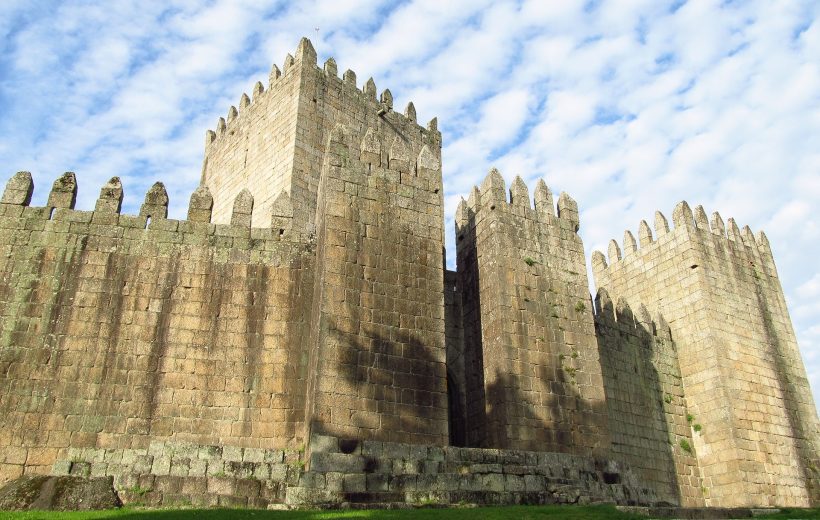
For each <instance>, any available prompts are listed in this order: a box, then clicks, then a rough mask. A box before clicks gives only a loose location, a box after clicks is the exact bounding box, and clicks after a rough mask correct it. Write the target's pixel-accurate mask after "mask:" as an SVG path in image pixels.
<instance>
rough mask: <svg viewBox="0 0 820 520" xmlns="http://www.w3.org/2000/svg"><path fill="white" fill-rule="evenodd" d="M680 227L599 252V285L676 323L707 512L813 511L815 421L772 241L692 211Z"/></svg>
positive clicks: (643, 231)
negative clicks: (748, 508) (752, 508)
mask: <svg viewBox="0 0 820 520" xmlns="http://www.w3.org/2000/svg"><path fill="white" fill-rule="evenodd" d="M673 222H674V228H673V229H670V228H669V225H668V223H667V220H666V218H665V217H664V216H663V215H662V214H661V213H660V212H658V213H656V215H655V236H654V237H653V234H652V231H651V230H650V228H649V225H648V224H647V223H646V222H645V221H644V222H641V224H640V230H639V242H640V247H638V242H636V241H635V239H634V237H633V235H632V234H631V233H630V232H626V234H625V236H624V243H623V252H622V250H621V248H620V247H619V245H618V244H617V243H616V242H615V241H612V242H611V243H610V245H609V262H607V260H606V259H605V258H604V255H603V254H601V253H600V252H595V253H594V254H593V257H592V267H593V271H594V276H595V283H596V285H597V286H598V287H601V288H606V290H607V291H608V292H609V294H610V295H611V296H612V297H613V298H616V299H617V298H624V299H625V300H626V301H627V302H629V303H630V304H631V306H632V307H633V308H637V306H639V305H640V304H646V305H647V306H651V307H653V308H656V309H658V310H659V312H660V313H661V314H662V315H663V316H664V317H665V318H666V320H667V321H668V322H669V327H670V328H671V334H672V337H673V338H674V340H675V344H676V346H677V357H678V361H679V364H680V372H681V376H682V383H683V387H684V388H685V394H686V405H687V407H688V410H689V412H688V413H689V414H690V417H691V422H693V423H697V424H698V425H700V428H699V430H700V431H698V432H696V434H695V435H694V436H693V441H694V445H693V446H692V449H693V452H694V453H695V454H696V457H697V462H698V465H699V467H700V471H701V473H702V478H703V486H704V488H705V490H706V495H705V498H706V500H707V503H708V504H710V505H717V506H738V505H751V504H756V505H774V504H780V505H806V504H809V503H816V502H817V500H818V492H820V490H818V487H817V483H818V482H817V477H818V475H817V469H816V468H817V464H818V460H817V454H818V451H817V450H818V445H817V441H818V437H817V434H818V422H817V413H816V409H815V406H814V401H813V399H812V396H811V391H810V389H809V384H808V380H807V378H806V372H805V369H804V368H803V364H802V362H801V360H800V354H799V351H798V349H797V342H796V340H795V335H794V330H793V329H792V325H791V321H790V320H789V315H788V312H787V310H786V304H785V300H784V298H783V290H782V288H781V286H780V281H779V279H778V276H777V270H776V268H775V264H774V259H773V257H772V253H771V250H770V248H769V243H768V240H767V239H766V235H765V234H763V233H762V232H760V233H759V234H758V235H757V237H755V236H754V235H753V234H752V232H751V230H750V229H749V228H748V227H744V228H743V230H740V229H739V228H738V226H737V224H736V223H735V221H734V220H733V219H729V221H728V226H727V225H725V224H724V222H723V219H722V218H721V217H720V215H719V214H718V213H714V214H713V216H712V219H711V222H710V221H709V220H708V219H707V217H706V213H705V212H704V210H703V208H702V207H700V206H698V207H697V208H696V209H695V212H694V214H693V212H692V210H691V209H690V208H689V206H688V205H687V204H686V203H685V202H682V203H680V204H678V206H676V207H675V211H674V213H673Z"/></svg>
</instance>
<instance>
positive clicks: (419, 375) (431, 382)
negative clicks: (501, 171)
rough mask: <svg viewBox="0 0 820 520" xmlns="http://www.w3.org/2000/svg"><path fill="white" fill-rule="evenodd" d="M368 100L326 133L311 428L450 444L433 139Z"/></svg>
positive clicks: (319, 214) (439, 208) (438, 193)
mask: <svg viewBox="0 0 820 520" xmlns="http://www.w3.org/2000/svg"><path fill="white" fill-rule="evenodd" d="M378 109H379V105H377V104H376V103H375V102H373V103H372V104H370V105H369V109H368V112H367V117H368V127H367V128H362V129H360V130H357V129H356V128H347V127H344V126H342V125H337V127H336V128H335V129H334V131H333V132H331V133H330V134H329V137H328V144H327V147H326V149H327V152H326V154H325V156H324V161H323V169H322V174H321V185H320V188H319V190H318V193H319V198H318V210H317V220H316V231H317V261H316V266H317V273H316V285H315V293H314V304H315V305H314V308H313V315H312V318H311V320H312V323H313V328H312V330H311V339H310V345H312V348H311V353H310V355H311V358H310V359H311V360H310V369H309V373H310V374H311V376H312V379H311V383H310V386H309V402H308V408H307V410H308V412H307V413H308V419H307V420H308V422H309V424H310V428H311V432H313V433H321V434H330V435H335V436H339V437H343V438H351V439H366V440H383V441H398V440H401V441H402V442H408V443H413V444H431V445H438V446H441V445H446V444H447V442H448V430H447V386H446V368H445V341H444V337H445V336H444V295H443V290H442V288H443V286H444V260H443V215H442V194H441V191H440V190H441V166H440V162H439V159H438V157H439V154H440V150H439V147H438V143H439V139H440V136H439V134H438V132H436V131H424V130H422V129H421V128H420V127H419V126H418V125H416V124H415V122H414V121H413V120H411V119H409V118H406V117H404V116H402V115H399V114H396V113H395V112H392V111H385V112H384V113H383V114H382V115H381V116H380V115H378V113H377V111H378Z"/></svg>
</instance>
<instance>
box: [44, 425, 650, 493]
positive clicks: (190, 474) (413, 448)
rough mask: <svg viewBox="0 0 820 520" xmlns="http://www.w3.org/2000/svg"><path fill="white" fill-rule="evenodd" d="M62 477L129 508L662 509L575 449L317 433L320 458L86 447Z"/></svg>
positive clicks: (613, 466) (62, 467)
mask: <svg viewBox="0 0 820 520" xmlns="http://www.w3.org/2000/svg"><path fill="white" fill-rule="evenodd" d="M53 473H54V474H56V475H77V476H112V477H114V487H115V489H116V490H117V492H118V494H119V496H120V498H121V500H122V501H123V503H124V504H126V505H145V506H196V507H213V506H220V507H250V508H267V507H271V506H274V507H275V506H276V505H277V504H278V505H282V506H286V507H320V508H327V507H376V506H379V507H396V506H427V505H450V504H479V505H502V504H554V503H565V504H589V503H614V504H622V505H641V504H644V505H646V504H653V503H655V501H656V499H655V495H654V493H653V492H652V491H651V490H649V489H645V488H643V487H642V486H641V485H640V484H639V483H638V481H637V479H636V478H635V476H634V475H633V473H632V471H631V470H630V469H629V467H628V466H626V465H625V464H623V463H619V462H616V461H612V460H606V459H600V458H591V457H583V456H578V455H570V454H566V453H540V452H532V451H518V450H495V449H478V448H455V447H437V446H425V445H412V444H401V443H392V442H377V441H363V442H361V441H348V440H343V439H338V438H336V437H330V436H314V437H313V442H312V443H311V446H310V453H309V454H308V455H307V456H306V455H305V454H304V453H303V452H301V451H298V450H297V451H283V450H263V449H255V448H235V447H230V446H225V447H218V446H195V445H191V444H183V443H175V442H160V441H155V442H152V443H151V444H150V446H149V448H147V449H77V450H71V451H70V452H69V457H68V459H65V460H60V461H58V462H57V463H56V464H55V465H54V468H53Z"/></svg>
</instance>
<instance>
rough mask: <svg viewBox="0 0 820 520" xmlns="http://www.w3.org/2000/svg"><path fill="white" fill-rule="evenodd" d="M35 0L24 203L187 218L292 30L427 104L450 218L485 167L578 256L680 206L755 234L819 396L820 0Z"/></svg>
mask: <svg viewBox="0 0 820 520" xmlns="http://www.w3.org/2000/svg"><path fill="white" fill-rule="evenodd" d="M30 4H31V3H30V2H22V1H14V0H6V1H5V2H3V3H2V4H0V106H2V107H3V116H4V117H2V118H0V135H2V136H3V137H2V138H0V162H2V164H4V166H5V168H6V169H7V172H6V175H9V176H10V175H11V174H12V173H13V172H14V171H17V170H23V169H25V170H32V171H33V173H34V178H35V182H36V184H37V187H38V189H37V191H36V195H35V202H40V203H42V202H43V201H44V200H45V197H46V194H47V190H48V186H49V185H50V183H51V181H52V180H53V179H54V178H55V177H56V176H57V175H59V174H60V173H61V172H62V171H64V170H75V171H76V172H77V173H78V178H79V181H80V198H79V205H81V206H83V207H91V206H92V205H93V200H94V199H95V198H96V196H97V190H98V188H99V187H100V186H101V185H102V184H103V183H104V182H105V180H106V179H107V178H108V177H110V176H112V175H120V176H121V177H123V179H124V182H125V188H126V200H125V206H126V209H127V210H129V209H130V210H131V211H134V210H135V209H136V208H137V207H138V205H139V204H140V202H141V199H142V195H143V194H144V193H145V191H146V190H147V188H148V186H150V184H151V183H153V182H154V181H156V180H163V181H164V182H165V183H166V185H167V186H168V190H169V193H170V196H171V204H172V208H171V214H172V215H173V216H177V217H181V216H182V215H184V213H185V207H186V205H187V200H188V196H189V194H190V192H191V191H192V190H193V189H194V187H195V185H196V183H197V182H198V179H199V173H200V167H201V160H202V151H203V139H204V131H205V129H206V128H208V127H213V126H214V124H215V122H216V119H217V118H218V117H219V116H224V115H225V113H226V111H227V108H228V106H229V105H231V104H236V103H237V102H238V100H239V96H240V95H241V93H242V92H249V91H250V90H251V88H252V85H253V84H254V82H255V81H257V80H260V79H261V80H264V79H265V78H266V77H267V73H268V71H269V68H270V64H271V62H272V61H276V62H279V63H280V64H281V62H282V60H283V58H284V56H285V54H286V53H288V52H293V49H294V47H295V45H296V42H297V41H298V39H299V37H300V36H303V35H307V36H309V37H311V38H312V39H313V41H314V44H315V47H316V49H317V51H318V52H319V55H320V59H324V58H327V57H329V56H334V57H335V58H336V60H337V62H338V63H339V67H340V69H341V70H344V69H346V68H352V69H353V70H355V71H356V72H357V73H358V77H359V83H360V84H361V83H363V82H364V81H365V80H366V78H367V77H369V76H373V77H374V78H375V80H376V83H377V85H378V86H379V88H380V89H383V88H385V87H389V88H390V89H391V91H392V92H393V94H394V97H395V98H396V104H397V106H399V107H403V106H404V104H405V103H406V102H407V101H410V100H413V101H414V102H415V105H416V107H417V109H418V112H419V119H420V120H422V121H426V120H428V119H430V118H432V117H433V116H438V117H439V121H440V128H441V130H442V132H443V136H444V142H445V148H444V150H443V159H444V172H445V188H446V195H445V204H446V207H447V214H448V215H452V213H453V210H454V209H455V205H456V204H457V202H458V200H459V197H460V196H461V195H462V194H464V195H466V193H467V192H468V191H469V189H470V187H471V186H472V185H473V184H477V183H479V182H480V181H481V179H482V178H483V176H484V174H485V172H486V171H487V169H488V168H489V167H490V166H491V165H496V166H498V167H499V168H500V169H501V170H502V173H503V174H504V175H505V177H506V178H507V180H508V181H509V180H511V179H512V177H513V176H514V175H516V174H520V175H522V177H524V178H525V179H526V180H527V181H528V182H529V183H530V184H531V185H532V183H533V182H534V181H535V179H536V178H538V177H543V178H545V180H546V181H547V182H548V184H550V185H551V187H552V188H553V190H554V191H556V192H558V191H562V190H563V191H567V192H569V193H571V194H572V195H573V197H574V198H575V199H576V200H578V202H579V204H580V206H581V211H582V228H581V232H582V236H583V238H584V241H585V243H586V247H587V251H588V252H590V251H591V250H592V249H596V248H598V249H601V248H604V247H605V245H606V242H607V240H608V239H609V238H610V237H620V236H621V235H622V233H623V230H624V229H627V228H629V229H632V230H633V231H634V230H635V229H636V228H637V223H638V222H639V221H640V220H641V219H643V218H649V217H651V215H652V213H653V212H654V210H656V209H662V210H665V211H666V212H667V213H669V212H671V209H672V207H673V206H674V205H675V203H676V202H677V201H678V200H680V199H682V198H685V199H687V200H689V202H690V203H693V204H697V203H700V204H703V205H704V206H705V207H706V208H707V209H708V210H710V211H711V210H720V211H721V213H722V214H723V215H724V216H725V217H728V216H735V217H736V218H737V219H738V221H739V222H740V223H741V224H745V223H748V224H749V225H750V226H751V227H752V228H753V229H765V230H766V232H767V234H768V235H769V237H770V240H771V242H772V246H773V249H774V252H775V257H776V259H777V261H778V267H779V271H780V275H781V279H782V282H783V285H784V288H785V291H786V296H787V300H788V301H789V303H790V306H791V309H792V314H793V319H794V324H795V328H796V330H797V333H798V338H799V342H800V345H801V349H802V350H803V353H804V356H805V357H806V361H807V368H808V370H809V373H810V377H811V380H812V384H813V386H814V388H816V389H820V355H818V354H817V352H818V351H820V332H818V330H817V323H820V304H819V303H818V301H820V300H818V296H820V294H818V293H817V291H816V290H815V288H816V285H817V283H818V282H817V280H818V276H820V275H819V274H818V267H817V266H818V262H817V260H816V259H817V258H818V256H820V222H818V218H817V216H816V210H815V208H817V207H818V204H819V203H820V148H818V147H817V143H818V142H820V4H817V3H816V2H803V1H799V0H782V1H778V2H768V1H763V0H758V1H748V2H720V1H717V0H690V1H686V2H684V1H680V0H678V1H667V2H663V1H657V0H619V1H617V2H615V1H606V0H604V1H600V2H587V1H583V0H566V1H562V2H543V1H537V0H532V1H512V0H501V1H492V2H491V1H489V0H486V1H484V0H482V1H475V0H469V1H468V0H460V1H454V2H441V1H430V0H411V1H407V2H393V1H387V0H381V1H366V0H312V1H304V2H285V1H280V2H259V1H239V0H237V1H228V0H216V1H213V2H195V1H189V0H177V1H172V2H164V3H151V2H148V3H146V2H136V1H132V2H128V1H123V2H117V7H116V9H114V8H111V6H109V5H107V4H105V5H103V4H100V5H98V6H94V5H93V4H88V3H74V2H64V3H60V2H44V3H42V4H39V5H35V6H32V5H30ZM317 27H318V29H319V30H318V32H317V31H316V30H315V29H316V28H317ZM452 227H453V224H452V219H448V221H447V229H446V231H447V234H448V241H449V242H450V243H452V240H453V236H452ZM453 256H454V255H453V254H452V253H451V254H450V255H449V257H451V259H452V257H453Z"/></svg>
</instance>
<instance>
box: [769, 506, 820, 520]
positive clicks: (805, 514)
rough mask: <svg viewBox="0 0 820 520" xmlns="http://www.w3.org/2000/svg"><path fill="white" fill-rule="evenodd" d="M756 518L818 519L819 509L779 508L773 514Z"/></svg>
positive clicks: (772, 519) (778, 519) (780, 519)
mask: <svg viewBox="0 0 820 520" xmlns="http://www.w3.org/2000/svg"><path fill="white" fill-rule="evenodd" d="M758 518H765V519H766V520H786V519H789V520H798V519H801V518H805V519H806V520H808V519H812V518H814V519H820V509H790V508H786V507H784V508H781V509H780V512H779V513H775V514H773V515H764V516H759V517H758Z"/></svg>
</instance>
